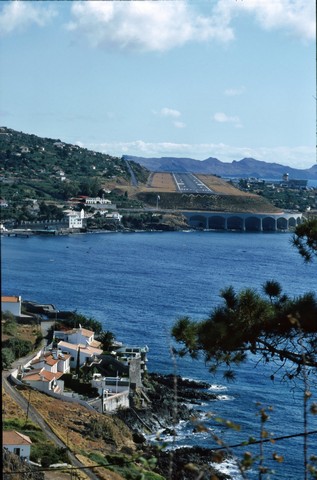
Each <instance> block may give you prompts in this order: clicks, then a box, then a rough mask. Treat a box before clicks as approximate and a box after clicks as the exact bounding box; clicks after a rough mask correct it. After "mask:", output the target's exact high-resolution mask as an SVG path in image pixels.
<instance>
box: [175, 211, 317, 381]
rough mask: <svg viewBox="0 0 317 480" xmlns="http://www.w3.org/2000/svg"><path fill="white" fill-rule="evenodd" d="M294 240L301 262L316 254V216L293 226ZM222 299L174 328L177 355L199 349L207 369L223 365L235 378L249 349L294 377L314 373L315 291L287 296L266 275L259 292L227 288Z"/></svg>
mask: <svg viewBox="0 0 317 480" xmlns="http://www.w3.org/2000/svg"><path fill="white" fill-rule="evenodd" d="M293 245H294V246H295V247H297V248H298V250H299V253H300V254H301V255H302V256H303V258H304V259H305V261H311V260H312V259H313V258H314V256H317V219H313V220H309V221H306V222H305V223H303V224H301V225H299V226H298V227H297V228H296V231H295V234H294V237H293ZM220 296H221V298H222V299H223V304H222V305H220V306H217V307H215V308H214V309H213V311H212V312H211V314H210V316H209V317H208V318H207V319H206V320H203V321H200V322H195V321H193V320H191V319H190V318H188V317H183V318H180V319H179V320H178V321H177V322H176V323H175V325H174V326H173V329H172V335H173V337H174V339H175V340H176V341H177V342H178V343H180V344H182V348H180V349H179V350H178V351H177V350H175V351H176V352H177V353H178V354H180V355H185V354H190V355H191V356H192V357H193V358H197V357H198V356H199V354H201V353H202V354H203V355H204V358H205V361H206V363H207V364H208V365H209V367H210V371H212V372H215V371H216V370H217V368H218V367H219V365H226V366H227V369H226V371H225V376H226V377H227V378H228V379H232V378H234V373H233V369H232V367H233V366H234V365H238V364H240V363H241V362H243V361H245V360H246V358H247V355H248V354H253V355H256V356H257V359H259V358H260V359H261V360H262V361H264V362H271V363H273V364H274V365H276V370H279V369H280V368H281V367H284V375H285V376H286V377H287V378H289V379H293V378H296V377H298V376H300V374H301V373H302V372H303V371H304V370H305V367H309V368H310V372H313V373H317V297H316V294H315V293H313V292H308V293H306V294H304V295H300V296H297V297H295V298H290V297H288V296H287V295H285V294H283V292H282V287H281V285H280V284H279V283H278V282H277V281H275V280H268V281H267V282H265V284H264V285H263V294H260V293H258V292H256V291H255V290H254V289H251V288H246V289H243V290H241V291H240V292H236V291H235V290H234V289H233V287H228V288H226V289H224V290H222V291H221V292H220Z"/></svg>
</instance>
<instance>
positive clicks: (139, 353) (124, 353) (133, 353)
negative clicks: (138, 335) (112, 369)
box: [116, 345, 149, 375]
mask: <svg viewBox="0 0 317 480" xmlns="http://www.w3.org/2000/svg"><path fill="white" fill-rule="evenodd" d="M148 351H149V347H148V346H147V345H145V346H144V347H134V346H133V347H131V346H124V347H121V348H118V349H117V350H116V358H117V359H118V360H120V361H121V362H123V364H124V365H128V366H129V365H130V364H131V361H132V360H136V359H138V363H139V364H140V368H141V374H142V375H143V374H144V372H146V370H147V366H146V364H147V361H148V359H147V353H148Z"/></svg>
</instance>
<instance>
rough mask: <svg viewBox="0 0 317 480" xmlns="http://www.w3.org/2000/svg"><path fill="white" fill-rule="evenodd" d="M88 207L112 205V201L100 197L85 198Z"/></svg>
mask: <svg viewBox="0 0 317 480" xmlns="http://www.w3.org/2000/svg"><path fill="white" fill-rule="evenodd" d="M85 204H86V205H111V200H108V199H107V198H100V197H86V198H85Z"/></svg>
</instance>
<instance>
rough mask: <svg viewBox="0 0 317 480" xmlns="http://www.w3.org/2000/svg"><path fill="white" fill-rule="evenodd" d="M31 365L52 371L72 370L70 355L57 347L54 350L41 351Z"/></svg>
mask: <svg viewBox="0 0 317 480" xmlns="http://www.w3.org/2000/svg"><path fill="white" fill-rule="evenodd" d="M30 367H31V368H33V369H35V370H37V369H42V368H44V369H45V370H47V371H48V372H51V373H57V372H62V373H68V372H69V371H70V355H66V354H63V353H62V352H59V351H58V350H56V349H55V350H53V351H52V352H41V353H40V355H39V356H38V357H36V358H34V359H33V360H32V362H31V363H30Z"/></svg>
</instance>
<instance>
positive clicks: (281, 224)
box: [276, 217, 288, 230]
mask: <svg viewBox="0 0 317 480" xmlns="http://www.w3.org/2000/svg"><path fill="white" fill-rule="evenodd" d="M276 226H277V230H288V220H287V218H285V217H279V218H278V219H277V222H276Z"/></svg>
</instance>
